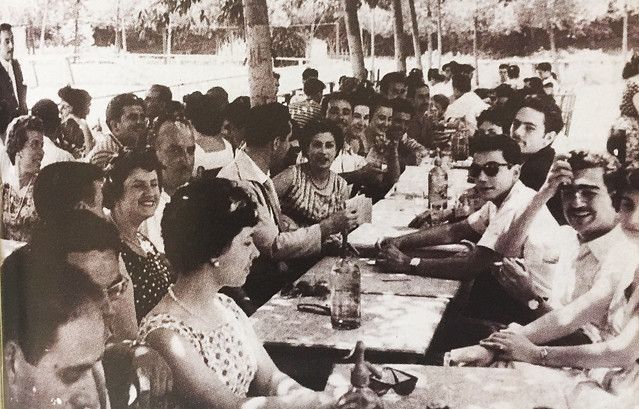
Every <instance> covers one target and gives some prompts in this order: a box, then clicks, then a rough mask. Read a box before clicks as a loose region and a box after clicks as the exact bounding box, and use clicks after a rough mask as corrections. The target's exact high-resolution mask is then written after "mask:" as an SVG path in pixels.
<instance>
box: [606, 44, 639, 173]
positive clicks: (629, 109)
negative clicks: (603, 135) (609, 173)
mask: <svg viewBox="0 0 639 409" xmlns="http://www.w3.org/2000/svg"><path fill="white" fill-rule="evenodd" d="M621 76H622V77H623V79H624V80H626V88H625V89H624V91H623V95H622V96H621V105H620V106H619V111H620V112H621V116H620V117H619V118H618V119H617V120H616V121H615V123H614V124H613V125H612V129H611V131H610V137H609V138H608V152H610V153H611V154H613V155H615V156H616V157H617V159H619V161H620V162H621V163H624V164H630V163H632V162H633V161H636V160H637V158H638V157H639V52H635V53H634V55H633V56H632V58H631V59H630V61H629V62H628V63H627V64H626V65H625V67H624V69H623V72H622V75H621Z"/></svg>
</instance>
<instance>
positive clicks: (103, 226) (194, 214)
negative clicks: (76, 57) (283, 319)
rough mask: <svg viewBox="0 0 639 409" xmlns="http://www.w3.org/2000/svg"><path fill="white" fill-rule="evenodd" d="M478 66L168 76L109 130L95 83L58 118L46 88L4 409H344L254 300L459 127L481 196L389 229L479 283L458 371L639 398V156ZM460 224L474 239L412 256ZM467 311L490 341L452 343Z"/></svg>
mask: <svg viewBox="0 0 639 409" xmlns="http://www.w3.org/2000/svg"><path fill="white" fill-rule="evenodd" d="M630 64H631V65H632V64H635V66H634V68H633V67H631V69H634V70H635V71H636V74H639V60H637V61H635V60H633V62H631V63H630ZM460 67H463V66H460V65H459V64H449V65H448V66H447V70H450V71H451V79H450V81H451V84H452V88H453V93H452V95H451V98H452V99H453V100H452V101H450V100H449V99H448V98H447V97H445V96H442V95H434V96H433V97H432V98H431V97H430V94H429V84H428V83H427V82H426V81H424V79H423V78H421V77H420V73H418V72H415V71H413V72H411V74H410V75H409V76H408V77H406V76H405V75H404V74H403V73H390V74H388V75H387V76H385V77H384V79H382V81H381V83H380V89H379V92H378V91H376V90H375V89H374V87H373V86H372V84H369V83H367V82H365V81H364V82H361V83H355V84H353V82H352V81H346V80H345V81H342V84H343V89H341V90H340V91H339V92H336V93H331V94H328V95H325V96H323V98H319V100H320V101H318V95H317V94H318V93H320V96H321V91H322V90H323V89H324V87H323V83H322V84H320V83H321V81H319V79H318V78H317V75H315V74H318V73H317V71H315V70H313V71H312V72H310V75H309V72H305V74H304V80H305V81H310V85H306V84H304V87H303V88H304V91H305V92H306V91H308V92H307V94H306V96H305V97H304V98H300V99H298V100H297V101H292V102H291V107H287V106H285V105H283V104H280V103H275V102H272V103H267V104H264V105H260V106H254V107H250V101H249V99H248V97H239V98H237V99H235V100H234V101H232V102H229V100H228V94H227V93H226V91H225V90H224V89H222V88H221V87H214V88H212V89H210V90H209V91H208V92H207V93H206V94H202V93H200V92H195V93H193V94H190V95H188V96H186V97H185V98H184V103H182V102H179V101H174V100H172V94H171V91H170V89H169V88H168V87H165V86H162V85H154V86H152V87H151V88H150V89H149V91H148V93H147V96H146V98H145V99H144V100H143V99H141V98H139V97H137V96H135V95H134V94H121V95H118V96H116V97H114V98H113V99H112V100H111V101H110V102H109V104H108V107H107V109H106V126H107V128H108V131H107V132H106V133H105V134H101V132H100V131H99V130H96V129H95V128H94V129H90V127H89V126H88V125H87V124H86V119H85V117H86V113H87V111H88V101H90V96H88V94H85V92H81V90H75V89H73V88H70V87H65V88H63V89H62V90H61V91H60V94H59V95H60V97H61V98H62V100H63V101H66V102H64V103H61V107H63V108H64V109H67V107H66V105H71V106H73V105H74V104H75V103H76V102H77V101H80V102H82V104H84V105H83V106H84V107H85V109H84V110H80V111H79V112H76V113H72V114H65V115H67V117H65V118H66V119H64V120H62V119H61V117H60V116H58V115H57V114H56V113H55V109H54V108H56V106H55V104H53V105H51V104H50V103H47V102H46V101H44V102H43V101H40V102H38V103H36V104H35V105H34V106H33V108H32V110H31V114H30V115H23V116H18V117H16V118H14V119H13V120H12V121H11V123H10V124H9V126H8V129H7V130H6V133H5V136H4V148H3V152H2V155H3V157H2V159H0V162H1V163H2V179H3V183H4V185H3V195H2V199H3V202H2V238H3V239H9V240H14V241H20V242H24V243H26V244H24V246H22V247H20V248H18V249H17V250H15V251H14V252H13V253H12V254H11V255H9V256H8V257H7V258H6V259H5V260H4V261H3V264H2V276H1V279H2V286H1V287H2V313H3V326H2V331H3V342H4V345H3V346H4V350H3V354H4V376H5V382H4V384H5V388H6V395H5V396H6V397H7V403H8V405H9V406H8V407H10V408H26V407H43V406H49V405H53V406H57V405H60V406H63V407H72V408H106V407H113V408H124V407H128V405H130V404H131V403H132V402H135V404H136V405H138V406H137V407H140V408H142V407H149V408H151V407H153V408H157V407H171V406H172V405H176V406H179V407H212V406H215V407H224V408H234V407H247V408H248V407H264V408H271V407H273V408H276V407H277V408H288V407H290V408H294V407H309V408H330V407H335V405H336V398H335V397H334V396H331V395H330V394H328V393H324V392H314V391H311V390H308V389H306V388H304V387H302V386H300V385H299V384H298V383H297V382H295V381H294V380H292V379H291V378H289V377H288V376H287V375H285V374H283V373H282V372H281V371H279V370H278V369H277V367H276V366H275V364H274V363H273V361H272V360H271V358H270V357H269V355H268V354H267V352H266V351H265V349H264V347H263V346H262V344H261V343H260V342H259V340H258V337H257V335H256V334H255V332H254V331H253V329H252V328H251V324H250V321H249V320H248V318H247V315H250V314H251V313H252V312H254V311H255V309H256V308H259V307H260V306H261V305H262V304H264V303H265V302H267V301H268V300H269V299H270V298H271V297H272V296H273V295H274V294H275V293H277V292H278V291H280V290H281V289H282V288H283V287H284V286H285V285H286V284H287V283H291V282H293V281H295V280H296V279H297V278H299V277H300V276H301V275H302V274H303V273H304V272H305V269H307V268H308V267H310V266H311V265H312V264H313V263H314V262H315V261H317V260H318V259H319V258H320V257H322V256H325V255H329V254H332V253H333V252H335V251H336V250H337V249H338V248H339V247H340V246H339V244H340V242H341V240H344V238H345V237H346V235H347V233H348V232H350V231H352V230H353V229H355V228H356V227H357V226H358V223H359V221H360V219H361V218H360V211H361V209H358V208H354V207H351V206H349V205H348V204H347V202H348V199H349V198H350V197H352V196H354V195H356V194H359V193H363V194H367V195H369V196H370V197H372V198H373V200H378V199H379V198H381V197H383V196H384V195H385V194H386V193H387V192H388V191H389V189H390V188H391V187H392V186H393V184H394V183H395V182H397V180H398V177H399V175H400V173H401V172H402V170H403V169H404V168H405V167H406V166H412V165H419V164H420V163H421V162H422V160H423V159H424V158H425V157H427V156H429V155H431V150H432V149H433V148H437V147H440V148H445V146H446V140H445V137H444V136H443V133H442V132H441V130H442V129H445V128H446V127H450V128H453V129H459V126H460V124H463V126H464V127H465V128H466V129H473V130H474V129H477V130H478V131H477V133H475V134H474V136H473V137H472V140H471V146H470V152H471V155H472V165H470V168H469V169H468V174H469V179H470V180H472V182H473V183H474V184H475V187H474V189H473V192H474V193H473V194H475V195H476V196H477V197H478V198H479V199H481V202H482V203H483V204H482V205H481V207H479V208H477V209H474V211H473V212H471V214H470V215H469V216H468V217H467V218H463V219H461V220H460V219H459V217H456V218H453V217H454V216H455V215H452V214H451V215H450V216H451V219H450V222H449V223H444V224H441V225H435V226H430V225H429V218H428V214H424V215H421V216H420V217H418V220H417V223H416V224H417V225H421V227H420V228H419V229H418V230H417V231H416V232H414V233H412V234H408V235H405V236H400V237H397V238H393V239H386V240H383V241H382V242H381V243H380V246H379V247H380V253H379V256H378V263H379V265H380V266H381V267H382V268H383V269H384V270H385V271H387V272H389V273H398V272H403V273H407V274H417V275H423V276H428V277H437V278H445V279H453V280H460V281H464V282H472V283H473V285H472V289H471V291H470V293H469V294H468V297H467V299H466V300H465V301H464V304H465V308H462V310H461V311H459V312H457V314H458V316H457V317H456V318H459V320H458V321H456V323H449V324H450V325H444V328H443V329H442V330H443V331H449V333H450V337H452V339H457V341H458V342H457V343H455V344H453V343H451V344H450V345H448V347H449V349H450V348H456V349H453V350H452V351H451V353H450V358H451V360H452V362H454V363H457V364H464V365H489V364H492V363H493V362H495V361H500V360H514V361H525V362H530V363H535V364H540V365H545V366H552V367H575V368H583V369H589V370H590V369H593V370H592V371H588V372H589V373H588V374H589V375H591V377H590V378H589V379H591V380H592V381H593V382H599V383H598V385H599V386H600V388H601V389H602V390H605V391H609V392H611V393H613V394H617V395H620V396H626V395H629V394H632V393H636V391H637V390H638V389H639V388H638V386H639V364H638V363H637V359H639V348H638V345H639V342H638V341H639V312H638V311H639V310H638V308H639V307H638V302H639V291H637V290H636V288H637V284H638V283H639V276H638V275H637V273H636V271H637V267H638V266H639V260H638V259H636V258H635V256H639V255H637V251H636V246H637V245H638V244H639V243H637V232H638V231H639V216H638V215H639V210H637V206H639V169H638V168H635V167H633V166H632V164H626V163H625V164H624V165H623V166H621V164H620V163H619V162H618V161H617V160H616V159H615V158H614V157H613V156H611V155H609V154H607V153H596V152H588V151H573V152H570V153H569V154H567V155H556V154H555V151H554V150H553V148H552V143H553V142H554V140H555V138H556V137H557V135H558V134H559V133H560V131H561V129H562V127H563V122H562V117H561V110H560V109H559V108H558V107H557V105H556V104H555V102H554V100H553V98H552V96H549V95H547V94H545V93H543V94H542V93H539V92H537V91H534V90H533V89H525V88H524V89H521V90H512V92H511V93H506V94H508V95H506V96H505V97H504V98H500V101H499V102H498V101H495V102H494V104H493V105H492V106H491V104H490V103H487V102H485V101H483V100H482V99H481V98H480V97H479V96H478V95H477V93H475V92H474V91H472V90H471V85H470V84H471V78H472V70H471V71H470V72H469V71H468V69H466V68H464V69H462V68H460ZM542 91H543V90H542ZM460 100H461V101H462V103H458V104H455V101H460ZM38 104H39V105H38ZM65 104H66V105H65ZM82 104H80V105H82ZM43 105H44V106H45V107H48V108H47V109H42V106H43ZM450 107H453V108H454V109H452V110H449V108H450ZM480 107H483V108H484V109H480ZM36 108H39V109H36ZM318 108H319V109H318ZM636 108H637V107H636V106H635V110H636ZM43 111H45V112H46V114H44V113H43ZM70 121H73V123H74V124H75V125H73V126H72V125H70V124H71V122H70ZM63 124H67V125H66V126H65V127H64V128H65V129H72V130H70V131H63V130H62V128H61V127H63ZM64 132H71V133H73V135H74V136H73V137H72V138H70V137H66V138H65V137H61V136H60V135H66V134H65V133H64ZM53 135H58V136H57V137H54V136H53ZM60 138H62V139H64V141H65V142H61V139H60ZM72 141H75V142H72ZM60 151H64V152H66V153H68V154H69V155H66V156H65V155H57V156H55V155H53V156H52V154H51V153H52V152H54V153H56V152H57V153H60ZM47 155H49V156H48V157H50V158H53V159H51V162H49V163H48V164H47V165H46V166H43V165H42V164H43V158H44V157H47ZM63 157H64V158H63ZM56 158H58V159H56ZM636 159H638V160H639V158H636ZM566 222H567V223H568V225H565V223H566ZM462 240H466V241H470V242H472V243H474V244H473V245H472V249H470V250H469V251H467V252H463V253H461V254H455V255H453V256H450V257H444V258H420V257H418V256H417V257H414V256H413V254H411V253H412V252H413V251H414V250H417V249H419V248H422V247H425V246H429V245H435V244H444V243H454V242H459V241H462ZM335 254H336V253H335ZM449 321H450V320H449ZM460 324H461V325H463V326H465V328H464V329H463V331H465V333H466V335H468V334H467V333H468V332H472V336H464V337H461V336H460V337H456V335H455V334H456V333H455V331H456V330H459V327H460V326H461V325H460ZM468 328H477V330H476V331H474V332H473V331H467V330H468ZM355 341H356V340H353V342H355ZM460 343H461V344H460ZM475 343H476V344H477V345H473V344H475ZM595 368H608V369H606V370H605V374H604V375H605V377H603V378H596V376H595V375H596V374H598V372H599V371H600V370H599V371H595V370H594V369H595ZM356 405H357V402H353V401H349V400H348V399H347V400H346V402H342V406H340V407H343V408H350V407H359V406H356Z"/></svg>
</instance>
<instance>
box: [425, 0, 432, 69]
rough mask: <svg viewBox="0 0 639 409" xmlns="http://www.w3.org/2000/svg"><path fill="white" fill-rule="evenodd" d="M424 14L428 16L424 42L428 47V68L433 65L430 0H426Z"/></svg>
mask: <svg viewBox="0 0 639 409" xmlns="http://www.w3.org/2000/svg"><path fill="white" fill-rule="evenodd" d="M426 15H427V16H428V22H427V24H426V44H427V47H428V68H429V69H430V68H431V67H432V66H433V36H432V34H433V33H431V32H430V22H431V12H430V0H426Z"/></svg>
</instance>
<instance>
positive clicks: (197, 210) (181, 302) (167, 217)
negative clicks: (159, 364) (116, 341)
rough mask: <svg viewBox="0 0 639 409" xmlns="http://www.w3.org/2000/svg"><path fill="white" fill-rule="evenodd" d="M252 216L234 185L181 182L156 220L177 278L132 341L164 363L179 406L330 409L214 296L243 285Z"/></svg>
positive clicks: (251, 249)
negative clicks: (151, 350)
mask: <svg viewBox="0 0 639 409" xmlns="http://www.w3.org/2000/svg"><path fill="white" fill-rule="evenodd" d="M257 221H258V220H257V214H256V206H255V204H254V203H253V202H251V200H250V198H249V196H248V194H247V193H246V192H245V191H244V190H242V189H241V188H239V187H237V186H236V185H235V184H234V182H231V181H229V180H226V179H208V178H202V179H196V180H194V181H193V182H191V183H190V184H188V185H186V186H183V187H181V188H180V189H179V190H178V191H177V192H176V193H175V195H174V196H173V198H172V200H171V202H170V203H169V204H168V205H167V207H166V209H165V211H164V217H163V219H162V235H163V236H164V243H165V248H166V254H167V257H168V258H169V260H170V261H171V265H172V266H173V268H174V269H175V271H176V272H177V274H178V279H177V281H176V283H175V284H174V285H172V286H171V287H170V289H169V292H168V294H167V296H166V297H164V298H163V299H162V301H160V303H159V304H158V305H157V306H156V307H155V308H154V309H153V310H152V311H151V312H150V313H149V314H148V315H147V316H146V317H145V318H144V320H143V321H142V323H141V325H140V333H139V339H140V340H141V341H145V342H146V343H147V344H148V345H150V346H151V347H153V348H154V349H156V350H157V351H158V352H159V353H160V354H161V355H162V356H163V357H164V359H165V360H166V361H167V362H168V364H169V366H170V367H171V369H172V371H173V379H174V385H175V388H174V392H176V394H177V396H176V398H177V402H178V403H179V404H181V405H182V406H187V407H190V408H210V407H215V408H222V409H232V408H239V407H246V408H249V407H259V408H263V409H268V408H332V407H335V406H334V404H335V399H334V398H333V397H331V396H329V395H328V394H324V393H317V392H313V391H310V390H308V389H305V388H303V387H301V386H300V385H299V384H297V382H295V381H293V380H292V379H291V378H289V377H288V376H287V375H285V374H283V373H282V372H280V371H279V370H278V369H277V367H276V366H275V365H274V363H273V361H272V360H271V358H270V357H269V356H268V354H267V353H266V351H265V349H264V347H263V346H262V344H261V342H260V341H259V340H258V338H257V336H256V334H255V332H254V331H253V329H252V327H251V324H250V322H249V320H248V318H247V316H246V315H245V314H244V313H243V312H242V310H241V309H240V308H239V307H238V306H237V305H236V304H235V302H234V301H233V300H232V299H230V298H229V297H227V296H225V295H223V294H221V293H219V290H220V289H221V288H222V287H224V286H231V287H239V286H241V285H242V284H243V283H244V281H245V279H246V276H247V275H248V272H249V269H250V267H251V263H252V261H253V260H254V259H255V258H256V257H257V256H258V254H259V252H258V250H257V249H256V247H255V245H254V243H253V238H252V234H253V227H254V226H255V225H256V223H257ZM249 396H251V397H253V398H251V397H249ZM350 403H352V402H350ZM346 407H349V406H344V408H346ZM352 407H355V406H352Z"/></svg>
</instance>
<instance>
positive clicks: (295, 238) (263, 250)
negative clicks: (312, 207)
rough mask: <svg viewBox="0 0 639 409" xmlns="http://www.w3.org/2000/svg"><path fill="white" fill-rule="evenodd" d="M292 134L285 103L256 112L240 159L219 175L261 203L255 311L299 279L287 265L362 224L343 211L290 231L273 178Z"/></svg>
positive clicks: (250, 289)
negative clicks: (327, 239) (316, 222)
mask: <svg viewBox="0 0 639 409" xmlns="http://www.w3.org/2000/svg"><path fill="white" fill-rule="evenodd" d="M290 135H291V117H290V114H289V112H288V109H287V108H286V107H285V106H284V105H282V104H278V103H270V104H266V105H261V106H257V107H253V108H251V111H250V113H249V116H248V118H247V123H246V148H245V149H244V150H238V151H237V152H236V154H235V159H234V160H233V161H232V162H231V163H229V164H228V165H226V166H225V167H223V168H222V170H220V173H219V174H218V177H223V178H226V179H230V180H235V181H238V182H239V183H240V185H241V186H243V187H244V188H246V190H247V191H248V192H249V194H250V195H251V197H252V198H253V199H254V200H255V202H256V203H257V210H258V213H259V218H260V222H259V223H258V225H257V226H256V227H255V233H254V234H253V241H254V242H255V246H256V247H257V248H258V250H259V251H260V257H259V258H258V259H257V260H256V261H255V262H254V263H253V266H252V268H251V273H250V274H249V276H248V278H247V282H246V284H245V285H244V290H245V291H246V293H247V294H248V296H249V297H250V298H251V300H252V301H253V305H254V306H255V307H259V306H260V305H262V304H263V303H264V302H266V301H268V299H269V298H270V297H271V296H272V295H273V294H274V293H276V292H277V291H279V290H280V289H281V288H282V286H283V285H284V284H285V283H286V282H287V281H292V280H294V279H295V278H296V277H294V275H295V273H296V272H294V271H288V267H287V266H286V262H287V261H290V260H292V259H299V258H304V257H310V256H316V255H319V254H320V252H321V250H322V242H323V241H324V240H325V239H326V238H328V237H329V236H331V235H332V234H336V233H341V232H343V231H350V230H352V229H353V228H355V227H356V226H357V213H356V212H349V211H341V212H337V213H335V214H333V215H331V216H330V217H328V218H326V219H324V220H322V221H321V222H320V223H318V224H314V225H312V226H309V227H300V228H298V229H295V230H291V229H288V227H287V226H286V223H285V222H284V220H283V215H282V213H281V207H280V201H279V199H278V197H277V193H276V192H275V188H274V186H273V182H272V180H271V176H270V174H271V171H272V170H273V169H281V164H282V161H283V160H284V157H285V156H286V153H287V152H288V149H289V146H290V143H289V138H290Z"/></svg>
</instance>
